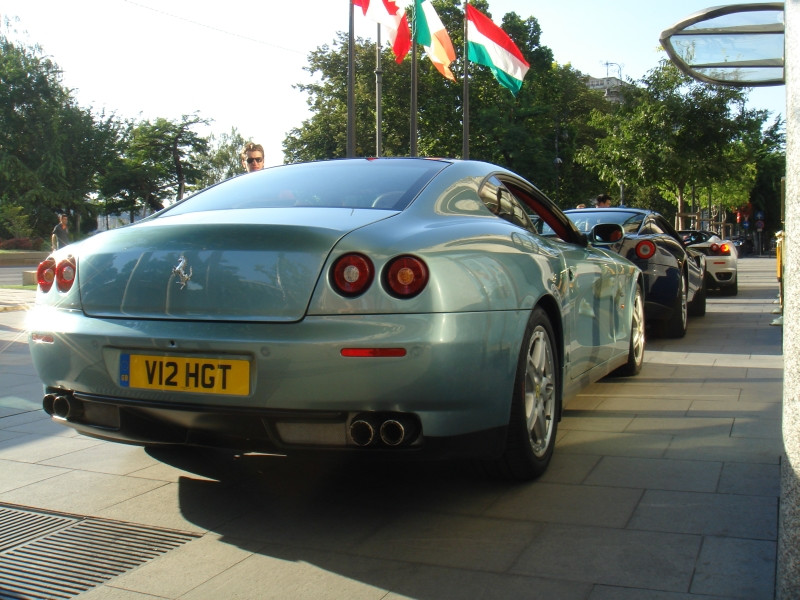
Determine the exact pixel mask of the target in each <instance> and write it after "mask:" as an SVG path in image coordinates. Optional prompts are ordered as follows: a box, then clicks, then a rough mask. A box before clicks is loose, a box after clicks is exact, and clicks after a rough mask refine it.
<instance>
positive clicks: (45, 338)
mask: <svg viewBox="0 0 800 600" xmlns="http://www.w3.org/2000/svg"><path fill="white" fill-rule="evenodd" d="M31 341H32V342H36V343H37V344H53V343H55V341H56V340H55V338H54V337H53V336H52V335H50V334H47V333H32V334H31Z"/></svg>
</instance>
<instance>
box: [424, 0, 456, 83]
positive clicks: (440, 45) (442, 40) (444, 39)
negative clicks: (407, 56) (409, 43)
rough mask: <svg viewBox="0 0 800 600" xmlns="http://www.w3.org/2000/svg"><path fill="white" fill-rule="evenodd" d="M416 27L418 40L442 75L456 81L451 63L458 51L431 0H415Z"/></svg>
mask: <svg viewBox="0 0 800 600" xmlns="http://www.w3.org/2000/svg"><path fill="white" fill-rule="evenodd" d="M415 1H416V5H415V10H414V27H415V28H416V32H417V42H418V43H420V44H422V45H423V46H424V47H425V53H426V54H427V55H428V58H430V59H431V62H432V63H433V66H434V67H436V68H437V69H438V71H439V73H441V74H442V75H444V76H445V77H447V78H448V79H450V80H452V81H455V80H456V78H455V75H453V72H452V71H451V70H450V63H451V62H453V61H454V60H455V59H456V51H455V50H453V43H452V42H451V41H450V36H449V35H447V30H446V29H445V28H444V24H443V23H442V20H441V19H440V18H439V15H437V14H436V11H435V10H434V8H433V4H431V0H415Z"/></svg>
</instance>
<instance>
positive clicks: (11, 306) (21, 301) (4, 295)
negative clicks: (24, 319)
mask: <svg viewBox="0 0 800 600" xmlns="http://www.w3.org/2000/svg"><path fill="white" fill-rule="evenodd" d="M35 299H36V292H35V291H34V290H13V289H8V288H0V312H7V311H13V310H26V309H27V308H28V307H29V306H31V305H32V304H33V302H34V300H35Z"/></svg>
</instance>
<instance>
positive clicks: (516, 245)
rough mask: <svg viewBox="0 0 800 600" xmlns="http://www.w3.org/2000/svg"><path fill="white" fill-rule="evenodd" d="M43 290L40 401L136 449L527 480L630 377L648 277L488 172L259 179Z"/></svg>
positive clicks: (176, 215) (85, 247)
mask: <svg viewBox="0 0 800 600" xmlns="http://www.w3.org/2000/svg"><path fill="white" fill-rule="evenodd" d="M529 212H530V213H532V214H534V215H535V219H536V220H537V221H539V220H541V221H542V222H544V223H547V224H548V226H549V227H551V228H552V229H553V230H554V231H555V232H557V235H556V236H555V237H551V238H545V237H543V236H541V235H539V234H538V232H537V230H536V227H535V225H534V223H532V221H531V220H530V218H529V216H528V213H529ZM38 282H39V289H38V292H37V297H36V304H35V307H34V308H33V310H32V311H31V312H30V315H29V321H28V325H29V330H30V334H29V335H30V347H31V354H32V356H33V363H34V365H35V368H36V370H37V371H38V373H39V376H40V377H41V379H42V380H43V382H44V385H45V395H44V399H43V406H44V410H45V411H46V412H47V413H48V414H50V415H52V418H53V419H54V420H55V421H57V422H58V423H61V424H63V425H67V426H70V427H73V428H74V429H76V430H77V431H79V432H81V433H83V434H86V435H90V436H94V437H98V438H102V439H106V440H113V441H118V442H130V443H135V444H144V445H154V444H189V445H208V446H225V447H228V448H235V449H238V450H241V451H268V452H278V453H285V454H291V453H293V452H301V451H327V452H337V451H338V452H350V453H355V454H362V455H368V454H372V455H379V456H386V455H389V454H400V455H405V456H409V457H411V456H417V455H419V456H429V457H457V456H467V457H473V458H476V459H479V460H480V461H481V462H484V461H486V464H488V465H489V466H490V467H491V468H493V469H495V470H496V471H497V472H499V473H501V474H504V475H506V476H508V477H512V478H519V479H527V478H531V477H536V476H538V475H539V474H541V473H542V472H543V471H544V469H545V468H546V467H547V464H548V462H549V460H550V457H551V455H552V452H553V447H554V445H555V439H556V429H557V424H558V421H559V419H560V417H561V414H562V410H563V408H564V406H565V404H566V402H567V401H568V400H569V398H570V397H571V396H573V395H574V394H575V393H576V392H577V391H579V390H580V389H581V388H583V387H584V386H586V385H587V384H589V383H590V382H592V381H595V380H597V379H599V378H601V377H603V376H605V375H608V374H609V373H612V372H615V371H616V372H618V373H620V374H635V373H637V372H638V371H639V369H640V368H641V365H642V360H643V352H644V344H645V338H644V308H643V300H642V298H643V297H642V290H643V282H642V275H641V272H640V271H639V269H638V268H637V267H636V266H635V265H634V264H632V263H631V262H629V261H628V260H626V259H623V258H621V257H619V256H618V255H617V254H615V253H613V252H611V251H609V250H606V249H604V248H596V247H592V246H590V245H588V243H587V239H586V237H585V236H584V235H583V234H581V233H580V232H578V231H577V230H576V229H575V227H574V226H573V224H572V223H571V221H570V220H569V219H568V218H567V217H566V215H564V213H563V212H561V211H560V210H559V209H558V208H557V206H556V205H555V204H554V203H553V202H552V201H550V200H549V199H548V198H547V197H546V196H544V194H542V193H541V192H540V191H539V190H538V189H537V188H536V187H534V186H533V185H532V184H530V183H529V182H527V181H525V180H523V179H522V178H520V177H519V176H517V175H515V174H514V173H512V172H510V171H507V170H505V169H502V168H500V167H497V166H495V165H491V164H487V163H482V162H472V161H451V160H441V159H435V160H434V159H421V158H420V159H409V158H395V159H391V158H386V159H383V158H381V159H350V160H335V161H327V162H316V163H305V164H292V165H284V166H278V167H273V168H268V169H263V170H262V171H258V172H255V173H249V174H245V175H242V176H239V177H234V178H232V179H230V180H227V181H225V182H223V183H221V184H218V185H216V186H213V187H210V188H208V189H206V190H204V191H201V192H199V193H197V194H194V195H192V196H190V197H188V198H186V199H184V200H182V201H180V202H178V203H176V204H174V205H172V206H170V207H168V208H166V209H165V210H163V211H161V212H159V213H157V214H156V215H154V216H152V217H150V218H148V219H146V220H143V221H140V222H138V223H136V224H134V225H130V226H127V227H124V228H121V229H117V230H112V231H108V232H104V233H100V234H98V235H96V236H94V237H92V238H90V239H88V240H85V241H84V242H81V243H78V244H74V245H71V246H68V247H66V248H65V249H64V250H63V251H58V252H56V253H54V254H53V255H52V256H50V257H49V258H48V259H47V260H45V261H44V262H43V263H42V264H41V265H40V266H39V268H38Z"/></svg>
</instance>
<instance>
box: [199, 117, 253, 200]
mask: <svg viewBox="0 0 800 600" xmlns="http://www.w3.org/2000/svg"><path fill="white" fill-rule="evenodd" d="M245 143H247V141H246V140H245V139H244V138H243V137H242V135H241V134H240V133H239V131H238V130H237V129H236V128H235V127H233V128H232V129H231V131H230V133H222V134H221V135H219V136H216V135H214V134H212V135H211V137H210V138H209V140H208V145H209V149H208V152H207V153H206V154H205V155H201V156H200V157H199V161H198V165H197V166H198V169H199V170H200V171H201V173H202V174H201V175H200V176H199V177H198V178H197V181H196V187H198V188H204V187H208V186H209V185H213V184H215V183H219V182H220V181H223V180H225V179H229V178H231V177H233V176H235V175H239V174H240V173H242V172H243V171H242V161H241V157H240V155H241V151H242V148H244V145H245Z"/></svg>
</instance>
